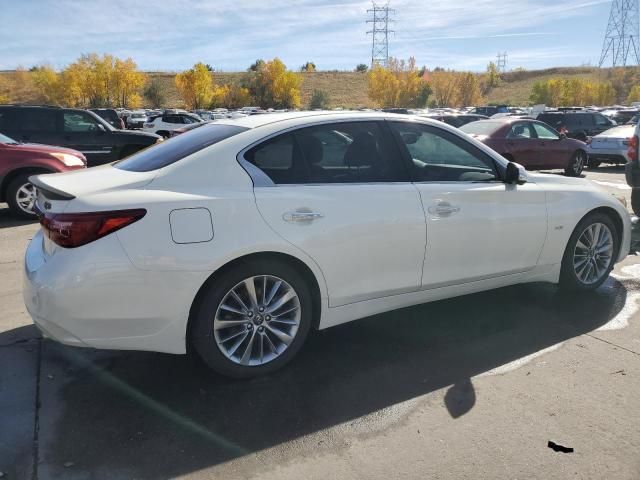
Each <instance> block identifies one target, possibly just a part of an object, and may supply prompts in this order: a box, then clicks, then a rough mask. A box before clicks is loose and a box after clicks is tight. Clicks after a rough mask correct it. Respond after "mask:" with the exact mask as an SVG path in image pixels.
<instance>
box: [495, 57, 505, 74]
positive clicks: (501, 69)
mask: <svg viewBox="0 0 640 480" xmlns="http://www.w3.org/2000/svg"><path fill="white" fill-rule="evenodd" d="M496 68H497V69H498V71H499V72H500V73H504V72H506V71H507V52H504V53H498V62H497V63H496Z"/></svg>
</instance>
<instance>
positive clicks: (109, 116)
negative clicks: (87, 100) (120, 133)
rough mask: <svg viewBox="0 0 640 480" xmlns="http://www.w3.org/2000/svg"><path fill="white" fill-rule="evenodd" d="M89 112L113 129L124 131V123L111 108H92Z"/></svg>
mask: <svg viewBox="0 0 640 480" xmlns="http://www.w3.org/2000/svg"><path fill="white" fill-rule="evenodd" d="M90 111H92V112H93V113H95V114H96V115H98V116H99V117H100V118H102V119H103V120H106V121H107V123H108V124H109V125H111V126H112V127H113V128H116V129H118V130H124V121H123V120H122V119H121V118H120V116H119V115H118V112H116V111H115V110H114V109H113V108H92V109H91V110H90Z"/></svg>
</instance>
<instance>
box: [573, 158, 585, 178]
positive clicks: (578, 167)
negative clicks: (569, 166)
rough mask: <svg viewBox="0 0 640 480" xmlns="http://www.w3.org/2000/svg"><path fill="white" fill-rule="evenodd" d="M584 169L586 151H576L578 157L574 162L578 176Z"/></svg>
mask: <svg viewBox="0 0 640 480" xmlns="http://www.w3.org/2000/svg"><path fill="white" fill-rule="evenodd" d="M583 169H584V153H582V152H578V153H576V158H575V160H574V162H573V172H574V173H575V175H576V176H578V175H580V174H581V173H582V170H583Z"/></svg>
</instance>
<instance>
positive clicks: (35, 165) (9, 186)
mask: <svg viewBox="0 0 640 480" xmlns="http://www.w3.org/2000/svg"><path fill="white" fill-rule="evenodd" d="M79 168H87V159H86V158H85V157H84V155H82V153H80V152H77V151H75V150H71V149H69V148H61V147H52V146H49V145H38V144H35V143H18V142H16V141H15V140H12V139H11V138H9V137H7V136H6V135H2V134H1V133H0V202H7V203H8V204H9V208H10V209H11V210H12V211H13V212H14V213H15V214H16V215H18V216H20V217H23V218H34V217H35V213H34V212H33V205H34V203H35V198H36V193H35V187H34V186H33V185H31V183H30V182H29V177H30V176H31V175H34V174H38V173H59V172H68V171H70V170H77V169H79Z"/></svg>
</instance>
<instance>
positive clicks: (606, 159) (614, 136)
mask: <svg viewBox="0 0 640 480" xmlns="http://www.w3.org/2000/svg"><path fill="white" fill-rule="evenodd" d="M634 128H635V125H621V126H619V127H614V128H610V129H609V130H606V131H605V132H602V133H601V134H599V135H596V136H595V137H593V138H592V139H591V142H590V143H589V150H588V152H587V153H588V154H589V164H588V166H589V167H590V168H597V167H598V166H599V165H600V164H601V163H614V164H616V165H617V164H625V163H627V162H628V161H629V157H628V155H627V150H628V149H629V138H630V137H632V136H633V129H634Z"/></svg>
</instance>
